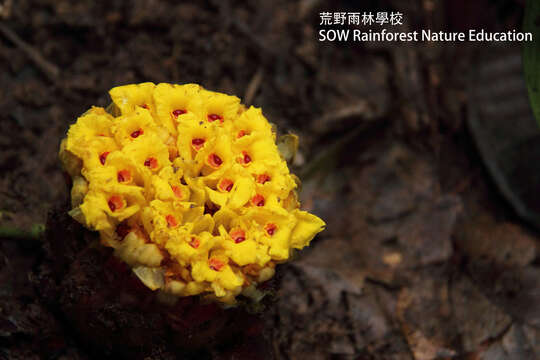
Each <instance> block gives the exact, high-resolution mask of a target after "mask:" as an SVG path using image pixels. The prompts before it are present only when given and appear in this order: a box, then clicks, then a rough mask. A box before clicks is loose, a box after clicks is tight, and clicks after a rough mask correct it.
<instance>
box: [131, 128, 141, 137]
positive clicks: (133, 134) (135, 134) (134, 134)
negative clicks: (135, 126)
mask: <svg viewBox="0 0 540 360" xmlns="http://www.w3.org/2000/svg"><path fill="white" fill-rule="evenodd" d="M142 134H144V131H143V129H139V130H135V131H134V132H132V133H131V137H132V138H134V139H135V138H138V137H139V135H142Z"/></svg>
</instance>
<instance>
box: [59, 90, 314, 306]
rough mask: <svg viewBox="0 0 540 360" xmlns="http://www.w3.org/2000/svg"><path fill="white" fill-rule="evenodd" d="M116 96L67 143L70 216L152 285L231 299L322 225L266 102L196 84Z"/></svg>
mask: <svg viewBox="0 0 540 360" xmlns="http://www.w3.org/2000/svg"><path fill="white" fill-rule="evenodd" d="M109 93H110V96H111V98H112V102H113V103H112V104H111V106H110V107H109V108H108V110H105V109H103V108H100V107H92V108H91V109H90V110H88V111H87V112H86V113H84V114H83V115H82V116H80V117H79V118H78V119H77V122H76V123H75V124H73V125H72V126H71V127H70V129H69V131H68V134H67V137H66V138H65V139H64V140H63V141H62V144H61V147H60V159H61V161H62V163H63V165H64V169H65V170H66V171H67V173H68V174H69V175H70V176H71V178H72V180H73V187H72V190H71V198H72V206H73V209H72V210H71V211H70V214H71V216H72V217H73V218H74V219H76V220H77V221H79V222H80V223H82V224H83V225H84V226H86V227H87V228H89V229H91V230H95V231H99V234H100V238H101V242H102V244H104V245H105V246H108V247H112V248H114V251H115V255H116V256H118V257H119V258H121V259H122V260H123V261H124V262H126V263H127V264H128V265H130V266H131V267H132V269H133V272H134V273H135V274H136V275H137V276H138V277H139V278H140V279H141V281H142V282H143V283H144V284H145V285H146V286H148V287H149V288H150V289H152V290H158V289H159V291H162V292H165V293H168V294H171V295H174V296H190V295H202V296H205V297H207V298H211V299H214V300H216V301H219V302H222V303H227V304H234V303H235V302H236V296H237V295H244V296H247V297H254V295H253V294H254V293H256V291H257V285H258V284H259V283H261V282H264V281H266V280H268V279H270V278H271V277H272V276H273V275H274V268H275V266H276V264H278V263H281V262H284V261H287V260H288V259H289V258H290V256H291V254H292V252H293V251H294V249H302V248H303V247H305V246H307V245H309V243H310V241H311V240H312V239H313V237H314V236H315V235H316V234H317V233H318V232H320V231H322V230H323V229H324V226H325V223H324V222H323V221H322V220H321V219H319V218H318V217H317V216H315V215H312V214H310V213H308V212H306V211H303V210H300V209H299V203H298V200H297V194H296V188H297V182H296V181H295V177H294V175H292V174H291V173H290V171H289V169H288V167H287V163H286V161H285V160H284V159H283V158H282V156H281V155H280V153H279V151H278V148H277V146H276V134H275V133H274V130H273V128H272V126H271V125H270V123H269V122H268V120H267V119H266V118H265V117H264V116H263V114H262V112H261V110H260V109H257V108H254V107H250V108H246V107H245V106H244V105H242V104H241V103H240V99H238V98H237V97H235V96H229V95H226V94H221V93H217V92H212V91H208V90H205V89H203V88H202V87H200V86H199V85H196V84H187V85H173V84H158V85H155V84H153V83H143V84H133V85H126V86H119V87H116V88H113V89H112V90H111V91H110V92H109Z"/></svg>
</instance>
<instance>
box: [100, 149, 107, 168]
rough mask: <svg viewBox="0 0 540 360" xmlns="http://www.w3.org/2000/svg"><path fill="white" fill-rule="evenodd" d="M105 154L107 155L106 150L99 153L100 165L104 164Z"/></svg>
mask: <svg viewBox="0 0 540 360" xmlns="http://www.w3.org/2000/svg"><path fill="white" fill-rule="evenodd" d="M107 155H109V152H108V151H105V152H104V153H102V154H101V155H99V162H100V163H101V165H105V160H107Z"/></svg>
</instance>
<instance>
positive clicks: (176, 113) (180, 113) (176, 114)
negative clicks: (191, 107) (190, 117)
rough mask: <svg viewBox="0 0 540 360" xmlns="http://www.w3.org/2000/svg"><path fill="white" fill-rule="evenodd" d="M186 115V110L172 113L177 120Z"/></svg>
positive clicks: (177, 110)
mask: <svg viewBox="0 0 540 360" xmlns="http://www.w3.org/2000/svg"><path fill="white" fill-rule="evenodd" d="M185 113H187V111H186V110H184V109H176V110H174V111H173V112H172V114H173V116H174V118H175V119H176V118H177V117H179V116H180V115H182V114H185Z"/></svg>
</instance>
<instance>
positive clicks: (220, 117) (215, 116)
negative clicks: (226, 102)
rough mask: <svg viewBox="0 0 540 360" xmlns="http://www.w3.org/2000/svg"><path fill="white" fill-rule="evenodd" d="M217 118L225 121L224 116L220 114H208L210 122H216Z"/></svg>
mask: <svg viewBox="0 0 540 360" xmlns="http://www.w3.org/2000/svg"><path fill="white" fill-rule="evenodd" d="M216 120H219V121H220V122H223V116H221V115H218V114H209V115H208V121H209V122H214V121H216Z"/></svg>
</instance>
